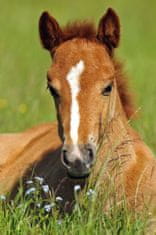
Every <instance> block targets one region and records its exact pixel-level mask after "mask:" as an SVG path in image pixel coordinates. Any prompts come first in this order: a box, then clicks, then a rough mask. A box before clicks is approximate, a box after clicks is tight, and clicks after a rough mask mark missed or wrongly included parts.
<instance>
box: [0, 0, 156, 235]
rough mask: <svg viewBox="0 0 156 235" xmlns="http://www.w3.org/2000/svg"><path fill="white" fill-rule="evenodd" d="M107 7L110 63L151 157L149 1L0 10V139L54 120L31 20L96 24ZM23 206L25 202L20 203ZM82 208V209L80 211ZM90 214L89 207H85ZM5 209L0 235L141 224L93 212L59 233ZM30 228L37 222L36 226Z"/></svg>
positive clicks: (24, 4)
mask: <svg viewBox="0 0 156 235" xmlns="http://www.w3.org/2000/svg"><path fill="white" fill-rule="evenodd" d="M108 6H111V7H114V8H115V9H116V10H117V12H118V13H119V15H120V18H121V25H122V34H121V36H122V38H121V45H120V48H119V49H118V50H117V56H118V57H119V58H121V59H122V61H124V63H125V71H126V72H127V74H128V77H129V80H130V85H131V88H132V91H133V92H134V94H136V102H137V108H138V110H140V111H139V118H138V120H136V121H135V122H134V123H133V125H134V126H135V128H136V129H137V130H138V131H139V133H140V134H141V136H142V138H143V139H144V140H145V142H146V143H148V145H149V146H150V147H151V148H152V149H153V151H155V152H156V141H155V137H156V125H155V115H156V109H155V104H156V95H155V94H156V82H155V79H156V77H155V74H156V66H155V57H156V50H155V42H156V31H155V20H156V15H155V9H156V2H155V1H154V0H151V1H150V2H149V1H146V0H135V1H134V0H132V1H123V0H118V1H115V0H114V1H113V0H108V1H103V0H99V1H95V0H94V1H92V2H91V1H89V0H86V1H82V0H79V1H71V0H64V1H58V0H57V1H56V0H53V1H50V0H46V1H39V0H36V1H32V0H31V1H30V0H27V1H23V0H22V1H19V0H14V1H13V2H10V1H8V0H7V1H3V3H2V2H1V14H0V25H1V30H0V41H1V42H0V58H1V62H0V132H1V133H3V132H16V131H22V130H24V129H25V128H29V127H31V126H33V125H36V124H37V123H42V122H47V121H52V120H55V110H54V105H53V103H52V100H51V97H50V95H49V94H48V92H47V91H46V81H45V78H46V76H45V75H46V71H47V69H48V67H49V66H50V63H51V61H50V56H49V55H48V53H47V52H46V51H44V50H42V48H41V46H40V42H39V37H38V19H39V16H40V14H41V12H42V11H43V10H49V11H50V12H52V14H53V15H54V16H55V17H56V18H57V19H58V21H59V22H60V23H61V24H63V25H64V24H66V22H67V21H71V20H73V19H86V18H89V19H93V20H94V21H95V22H96V23H98V19H99V17H100V16H101V15H102V14H103V12H104V11H105V10H106V8H107V7H108ZM24 203H27V202H24ZM86 205H88V204H86ZM88 208H90V206H88ZM28 211H29V210H27V209H21V208H18V207H16V206H13V205H12V206H7V205H6V208H5V209H1V210H0V234H22V235H23V234H74V235H75V234H141V233H142V231H143V228H144V221H143V220H142V219H140V218H137V219H135V220H134V221H133V219H132V218H131V215H130V213H127V212H126V211H125V210H124V211H122V212H120V213H119V214H118V213H117V212H115V213H114V214H113V215H109V216H106V215H104V214H103V213H101V210H100V209H98V210H96V212H94V217H90V213H89V209H88V210H85V211H84V210H83V209H81V210H80V211H79V212H75V213H74V214H73V215H72V217H67V218H65V219H64V220H63V222H62V224H61V225H58V223H57V218H54V219H53V218H52V216H50V215H49V216H48V215H47V216H45V215H44V214H42V213H41V214H40V213H38V215H37V217H36V215H34V214H33V212H32V214H31V212H29V213H28ZM36 221H37V222H36Z"/></svg>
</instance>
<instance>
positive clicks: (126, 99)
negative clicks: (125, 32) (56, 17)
mask: <svg viewBox="0 0 156 235" xmlns="http://www.w3.org/2000/svg"><path fill="white" fill-rule="evenodd" d="M63 35H64V41H68V40H71V39H74V38H82V39H83V38H84V39H86V40H89V41H94V42H96V43H100V42H99V41H98V40H97V30H96V27H95V25H94V24H93V23H92V22H90V21H76V22H73V23H69V24H67V25H66V26H65V27H64V28H63ZM102 45H103V44H102ZM112 61H113V63H114V67H115V70H116V81H117V87H118V91H119V95H120V99H121V103H122V106H123V109H124V111H125V114H126V116H127V117H128V118H130V117H132V115H133V114H134V105H133V100H132V94H131V93H130V91H129V86H128V81H127V77H126V76H125V75H124V72H123V66H122V64H121V62H119V61H118V60H116V59H114V56H113V55H112Z"/></svg>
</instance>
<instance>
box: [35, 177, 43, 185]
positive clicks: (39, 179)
mask: <svg viewBox="0 0 156 235" xmlns="http://www.w3.org/2000/svg"><path fill="white" fill-rule="evenodd" d="M34 179H35V180H36V181H38V182H39V183H40V184H43V181H44V179H43V177H40V176H35V177H34Z"/></svg>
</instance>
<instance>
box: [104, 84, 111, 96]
mask: <svg viewBox="0 0 156 235" xmlns="http://www.w3.org/2000/svg"><path fill="white" fill-rule="evenodd" d="M112 87H113V84H112V83H111V84H109V85H108V86H106V87H105V88H104V89H103V91H102V95H104V96H109V95H110V93H111V91H112Z"/></svg>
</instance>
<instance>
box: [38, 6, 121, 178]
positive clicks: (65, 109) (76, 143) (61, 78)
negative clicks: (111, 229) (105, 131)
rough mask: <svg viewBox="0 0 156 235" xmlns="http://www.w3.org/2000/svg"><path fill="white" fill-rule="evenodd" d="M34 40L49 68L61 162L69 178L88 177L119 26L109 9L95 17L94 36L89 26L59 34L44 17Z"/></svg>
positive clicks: (106, 109)
mask: <svg viewBox="0 0 156 235" xmlns="http://www.w3.org/2000/svg"><path fill="white" fill-rule="evenodd" d="M39 30H40V37H41V41H42V44H43V46H44V48H46V49H47V50H49V52H50V53H51V56H52V58H53V64H52V66H51V67H50V69H49V70H48V73H47V80H48V87H49V89H50V92H51V94H52V96H53V98H54V100H55V105H56V109H57V118H58V122H59V135H60V137H61V139H62V141H63V148H62V162H63V164H64V165H65V166H66V168H67V169H68V172H69V174H70V175H71V176H73V177H83V176H85V175H87V174H88V173H89V172H90V168H91V166H92V165H93V163H94V160H95V153H96V148H97V144H98V141H99V139H100V135H101V130H102V127H103V125H104V122H105V121H106V119H107V118H108V116H109V115H108V113H109V114H110V115H111V113H113V111H114V107H113V104H111V105H112V106H111V109H110V100H111V99H112V98H111V97H112V96H114V92H115V91H116V81H115V67H114V63H113V60H112V55H113V50H114V48H116V47H117V46H118V43H119V35H120V26H119V19H118V16H117V15H116V14H115V12H114V11H113V10H112V9H108V11H107V13H106V14H105V15H104V16H103V17H102V18H101V20H100V22H99V26H98V30H97V31H96V30H95V29H94V27H93V25H92V24H90V23H87V22H86V23H85V22H83V23H74V24H72V25H68V26H67V27H65V28H63V29H61V28H60V26H59V24H58V23H57V21H56V20H55V19H54V18H53V17H52V16H50V15H49V14H48V13H47V12H44V13H43V14H42V16H41V18H40V22H39Z"/></svg>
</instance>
